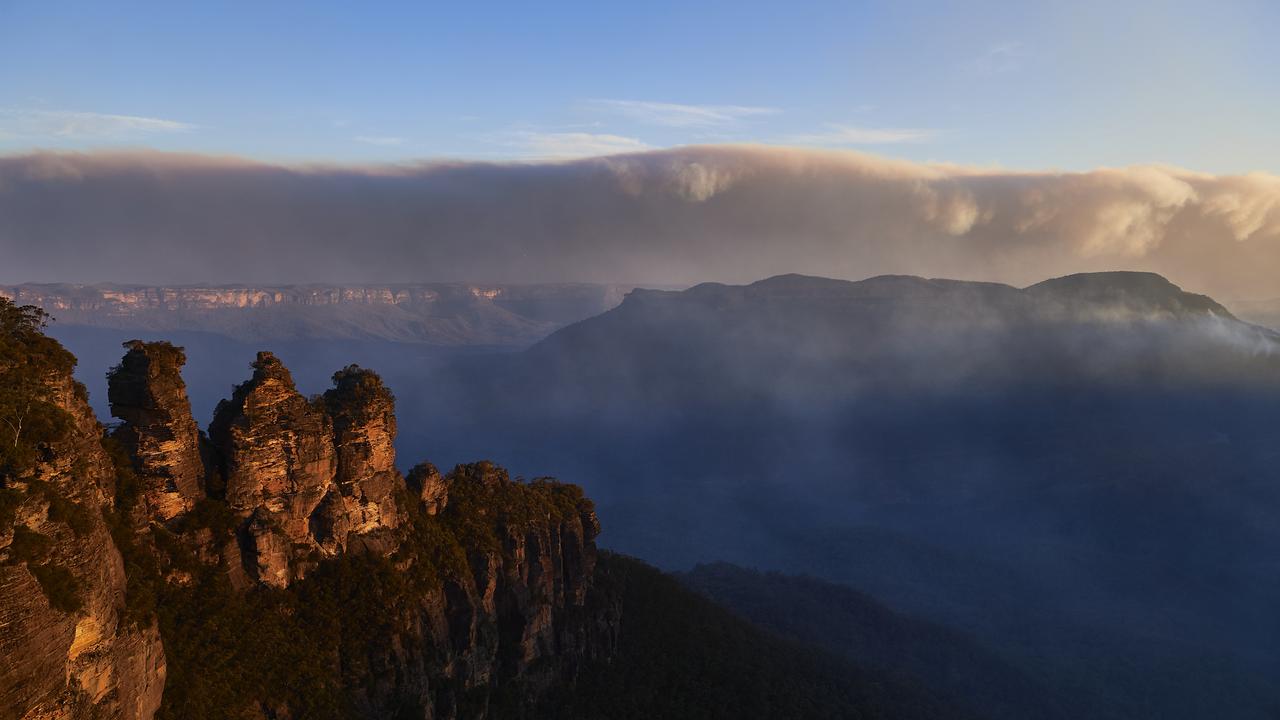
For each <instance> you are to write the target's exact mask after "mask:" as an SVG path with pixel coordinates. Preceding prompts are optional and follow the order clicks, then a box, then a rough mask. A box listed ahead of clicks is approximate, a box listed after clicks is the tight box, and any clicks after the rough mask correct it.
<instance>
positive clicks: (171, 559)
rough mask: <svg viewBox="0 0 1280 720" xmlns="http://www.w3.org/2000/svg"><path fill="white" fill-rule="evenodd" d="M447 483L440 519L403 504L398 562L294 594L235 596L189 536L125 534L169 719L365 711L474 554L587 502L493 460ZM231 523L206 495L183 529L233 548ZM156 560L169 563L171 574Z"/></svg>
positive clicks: (479, 692) (447, 691)
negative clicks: (134, 537) (187, 578)
mask: <svg viewBox="0 0 1280 720" xmlns="http://www.w3.org/2000/svg"><path fill="white" fill-rule="evenodd" d="M449 483H450V490H451V493H450V503H449V506H448V507H447V508H446V510H445V511H444V512H442V513H441V514H439V515H428V514H427V513H426V512H425V511H424V510H423V508H422V507H421V504H420V503H418V502H417V500H416V498H413V497H411V496H408V495H405V496H402V497H401V498H400V502H401V505H402V507H404V508H405V509H406V510H407V511H408V515H409V524H408V527H407V529H406V531H407V533H408V538H407V539H406V541H405V542H404V543H403V544H402V545H401V547H400V549H399V550H398V551H397V552H396V553H395V554H394V555H393V556H392V557H390V558H380V557H376V556H373V555H366V554H355V553H352V554H346V555H341V556H338V557H336V558H330V559H324V560H319V559H317V564H316V565H315V567H314V568H313V569H312V570H311V571H310V572H309V573H308V574H307V576H306V578H305V579H303V580H300V581H296V582H294V583H293V584H291V585H290V586H289V587H288V588H286V589H283V590H278V589H271V588H263V587H259V588H254V589H251V590H248V591H241V592H237V591H235V590H234V589H233V588H232V587H231V583H230V582H229V580H228V578H227V576H226V573H225V572H223V571H222V570H220V569H218V568H212V567H208V566H205V565H202V564H201V563H200V562H198V561H197V559H196V558H195V557H194V556H193V555H192V554H191V552H190V549H189V546H188V545H187V544H186V543H184V542H183V541H182V538H181V536H180V535H176V534H174V533H171V532H169V531H167V530H165V529H163V528H158V527H153V529H152V533H151V537H152V538H153V540H154V544H155V549H156V551H155V553H145V552H143V553H140V552H139V551H140V550H141V548H139V547H138V546H137V545H136V544H135V543H134V542H133V541H131V540H129V539H118V540H117V543H118V544H120V545H121V551H122V553H123V554H124V555H125V562H126V565H127V566H128V567H129V568H130V587H129V591H128V598H129V605H130V608H131V611H132V610H133V609H135V607H136V609H137V610H139V611H142V610H144V609H145V608H146V607H150V608H153V609H154V611H155V612H156V613H157V614H158V616H159V619H160V629H161V635H162V637H163V638H164V642H165V653H166V657H167V659H168V666H169V676H168V679H167V681H166V688H165V696H164V707H163V708H162V709H161V714H160V715H159V717H160V718H162V719H163V718H184V719H186V718H193V719H197V720H198V719H200V718H222V717H226V716H227V714H228V713H229V712H232V711H233V709H234V710H238V709H244V708H251V707H252V708H265V709H266V710H267V711H268V712H274V711H275V710H276V709H278V708H280V707H286V706H287V708H288V712H289V713H290V714H291V715H292V716H293V717H299V718H320V719H322V720H323V719H326V718H346V717H352V716H356V715H360V714H362V713H361V711H360V708H361V703H362V702H363V699H362V694H361V692H360V690H361V689H362V688H363V687H365V685H366V684H368V683H371V682H373V680H374V678H375V676H376V674H377V672H378V671H379V670H380V669H381V668H382V667H383V666H384V663H385V662H386V661H385V657H386V654H387V653H388V652H389V648H392V647H395V646H398V645H399V642H400V641H399V640H397V639H396V637H395V635H396V634H397V633H399V632H402V628H407V627H411V626H412V622H411V621H410V620H409V619H408V618H407V617H406V614H407V613H413V612H415V610H416V609H417V608H419V607H420V605H421V604H422V603H423V602H424V598H425V597H427V594H428V593H437V592H439V591H440V589H441V588H442V587H443V586H444V584H445V583H446V582H448V581H449V580H450V579H459V580H461V579H463V578H465V577H466V576H467V574H468V573H469V567H468V564H467V557H468V552H469V551H470V552H488V551H495V552H501V551H502V543H501V542H500V538H502V537H503V536H504V534H505V533H507V532H523V531H525V530H526V529H528V527H529V525H530V524H531V523H534V522H538V521H542V522H560V521H562V520H564V519H567V518H568V517H569V516H570V514H571V513H576V512H579V510H580V509H581V508H584V507H589V504H588V501H587V500H585V498H583V497H582V492H581V490H580V489H578V488H576V487H574V486H569V485H562V484H560V483H557V482H554V481H550V480H538V481H534V482H532V483H521V482H516V481H512V480H510V479H509V478H508V477H507V475H506V472H505V471H503V470H502V469H501V468H498V467H496V466H494V465H492V464H491V463H477V464H475V465H464V466H459V467H458V468H455V469H454V471H453V472H452V473H451V474H450V477H449ZM234 522H235V518H234V517H233V516H231V515H230V513H229V511H227V510H226V507H225V505H223V504H222V503H220V502H218V501H215V500H207V501H203V502H202V503H200V504H198V505H197V507H196V509H195V510H193V512H192V513H189V514H188V515H187V516H186V518H185V519H184V520H183V522H182V524H181V525H180V526H178V527H176V528H175V530H178V531H181V532H185V531H189V530H191V529H195V528H206V527H207V528H209V529H211V530H212V531H213V532H214V533H215V537H216V538H218V539H219V541H225V540H229V539H230V537H231V531H232V529H233V523H234ZM148 555H150V556H152V557H159V558H160V564H159V565H160V566H159V567H158V566H156V565H155V564H154V563H148V562H147V561H146V559H145V558H146V557H147V556H148ZM161 568H168V569H171V570H177V571H182V572H189V573H191V574H192V575H193V582H191V583H189V584H186V585H178V584H174V583H168V582H164V581H163V580H162V579H161V576H162V574H163V572H162V570H161ZM135 577H137V578H146V579H147V580H146V581H145V584H146V587H135V585H134V578H135ZM495 631H496V630H495ZM426 654H427V656H428V658H429V657H430V656H431V652H430V650H429V649H428V650H427V651H426ZM433 692H435V693H437V697H448V698H449V702H453V703H455V704H456V705H457V707H458V708H459V709H460V710H461V709H465V708H467V707H470V706H475V707H483V706H484V705H485V703H486V702H500V701H501V698H498V699H496V700H495V699H490V698H487V697H486V696H487V693H488V691H487V690H486V689H484V688H480V689H473V690H471V691H464V690H463V688H461V687H456V688H455V687H436V688H433ZM403 702H404V703H405V706H404V707H402V708H400V712H402V713H404V715H405V716H406V717H413V716H415V715H414V711H415V710H416V711H417V714H416V717H421V708H419V707H417V705H416V702H417V701H416V700H414V699H413V698H404V700H403ZM363 714H367V713H363Z"/></svg>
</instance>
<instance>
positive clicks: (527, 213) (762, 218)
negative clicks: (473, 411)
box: [0, 146, 1280, 299]
mask: <svg viewBox="0 0 1280 720" xmlns="http://www.w3.org/2000/svg"><path fill="white" fill-rule="evenodd" d="M0 257H2V258H3V262H2V263H0V282H5V283H19V282H74V283H92V282H121V283H140V284H189V283H307V282H328V283H373V282H377V283H384V282H426V281H471V282H559V281H581V282H602V283H655V284H669V285H680V284H695V283H699V282H704V281H720V282H729V283H740V282H750V281H753V280H757V279H760V278H763V277H767V276H771V275H777V274H782V273H791V272H796V273H804V274H811V275H822V276H826V277H838V278H846V279H859V278H864V277H869V276H872V275H880V274H910V275H922V276H926V277H948V278H957V279H968V280H988V281H996V282H1005V283H1009V284H1013V285H1018V286H1024V285H1028V284H1031V283H1034V282H1037V281H1039V280H1043V279H1045V278H1047V277H1053V276H1059V275H1065V274H1070V273H1075V272H1089V271H1100V270H1146V271H1152V272H1157V273H1160V274H1162V275H1165V276H1166V277H1168V278H1169V279H1170V280H1172V281H1173V282H1175V283H1177V284H1179V285H1181V286H1183V287H1184V288H1186V289H1188V290H1192V291H1195V292H1203V293H1207V294H1210V295H1214V296H1216V297H1220V298H1257V299H1261V298H1269V297H1275V296H1277V295H1280V283H1277V281H1276V280H1275V278H1276V277H1280V176H1276V175H1271V174H1265V173H1253V174H1248V175H1236V176H1215V175H1208V174H1203V173H1197V172H1193V171H1189V170H1184V169H1180V168H1174V167H1167V166H1136V167H1128V168H1120V169H1110V168H1106V169H1098V170H1094V171H1090V172H1083V173H1066V172H1019V171H1006V170H998V169H987V168H973V167H962V166H955V165H944V164H919V163H911V162H905V161H897V160H889V159H884V158H878V157H874V156H869V155H863V154H859V153H853V152H834V151H814V150H799V149H789V148H775V147H764V146H707V147H687V148H678V149H672V150H662V151H654V152H646V153H637V154H630V155H617V156H611V157H601V158H591V159H586V160H578V161H572V162H558V163H511V164H495V163H479V162H434V163H417V164H404V165H381V166H337V165H275V164H270V163H262V162H255V161H250V160H243V159H236V158H225V157H213V156H199V155H185V154H173V153H161V152H153V151H138V152H127V153H120V152H111V153H107V152H99V153H83V154H81V153H54V152H45V153H35V154H29V155H17V156H8V157H0Z"/></svg>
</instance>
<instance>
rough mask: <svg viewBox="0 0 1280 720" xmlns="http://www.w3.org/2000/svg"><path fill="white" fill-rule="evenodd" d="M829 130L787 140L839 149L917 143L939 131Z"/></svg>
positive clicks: (834, 126)
mask: <svg viewBox="0 0 1280 720" xmlns="http://www.w3.org/2000/svg"><path fill="white" fill-rule="evenodd" d="M826 127H827V129H826V131H824V132H820V133H811V134H807V135H793V136H791V137H789V138H787V142H788V144H791V145H817V146H819V147H837V146H841V145H892V144H894V143H917V142H926V141H929V140H932V139H934V138H935V137H937V135H938V131H937V130H925V129H920V128H861V127H853V126H850V125H837V124H835V123H827V126H826Z"/></svg>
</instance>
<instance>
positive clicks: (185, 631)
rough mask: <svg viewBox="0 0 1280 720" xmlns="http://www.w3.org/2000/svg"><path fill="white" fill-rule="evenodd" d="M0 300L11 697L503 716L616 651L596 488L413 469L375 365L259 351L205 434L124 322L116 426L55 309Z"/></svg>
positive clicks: (24, 711)
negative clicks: (600, 577)
mask: <svg viewBox="0 0 1280 720" xmlns="http://www.w3.org/2000/svg"><path fill="white" fill-rule="evenodd" d="M0 317H2V319H3V320H4V322H5V323H6V325H5V327H4V330H5V332H4V334H3V335H0V374H2V375H3V377H0V381H3V383H0V385H2V386H3V387H4V390H3V391H0V419H3V420H4V425H3V428H4V430H5V433H4V437H3V438H0V441H3V442H0V447H3V448H4V449H3V450H2V451H0V482H2V483H3V484H2V486H0V657H3V658H4V660H5V661H4V663H3V665H2V666H0V718H10V717H12V718H80V717H101V718H130V719H134V718H137V719H141V720H145V719H148V718H152V717H153V716H155V717H165V718H196V717H211V718H212V717H217V718H222V717H228V716H245V717H267V718H277V717H291V718H302V717H307V718H310V717H333V718H351V717H368V718H375V717H377V718H381V717H392V716H394V717H419V718H461V717H466V718H483V717H495V716H503V717H505V716H511V715H513V714H514V715H519V714H522V713H527V712H529V711H530V710H531V709H532V708H535V707H537V706H538V704H539V703H540V702H542V701H543V699H544V698H545V697H546V696H547V695H548V694H549V693H551V692H552V691H554V690H556V689H563V688H565V687H568V686H570V685H572V683H573V681H574V678H575V677H576V676H577V674H578V673H579V671H580V669H581V668H582V667H583V666H584V664H586V663H588V662H591V661H593V660H599V659H604V658H607V657H608V656H609V655H610V653H611V652H612V648H613V643H614V638H615V635H616V618H617V608H616V603H615V602H614V601H612V600H611V599H609V598H607V597H603V596H601V595H600V594H599V593H596V592H594V591H593V585H592V577H593V571H594V565H595V556H596V551H595V544H594V539H595V537H596V535H597V534H598V532H599V523H598V521H597V519H596V517H595V513H594V511H593V510H592V505H591V503H590V501H589V500H587V499H586V498H585V497H584V496H583V495H582V492H581V490H579V489H578V488H576V487H574V486H570V485H562V484H559V483H556V482H554V481H549V480H537V481H534V482H531V483H524V482H521V481H515V480H512V479H510V478H509V477H508V476H507V474H506V472H505V471H503V470H502V469H501V468H498V467H497V466H494V465H492V464H491V463H487V462H485V463H477V464H474V465H464V466H459V467H457V468H455V469H454V470H452V471H451V472H449V473H447V474H444V475H442V474H441V473H439V472H438V471H436V470H435V468H434V466H431V465H430V464H429V463H422V464H420V465H418V466H417V467H415V470H414V472H413V473H412V474H411V478H412V483H406V480H405V478H404V477H403V476H402V475H401V474H400V472H399V471H398V470H397V469H396V465H395V451H394V447H393V443H394V440H395V435H396V430H397V427H396V418H395V399H394V397H393V395H392V394H391V392H390V391H389V390H388V389H387V388H386V387H385V386H384V385H383V384H382V382H381V380H380V379H379V378H378V376H377V375H376V374H375V373H373V372H372V371H369V370H366V369H363V368H358V367H355V366H351V367H347V368H345V369H343V370H340V371H339V372H338V373H336V374H335V375H334V387H333V388H332V389H331V390H329V391H328V392H326V393H325V394H324V395H322V396H319V397H315V398H311V399H308V398H305V397H303V396H302V395H301V394H300V393H298V391H297V389H296V388H295V387H294V385H293V381H292V379H291V377H290V375H289V372H288V370H287V369H286V368H285V367H284V366H283V365H282V364H281V363H280V362H279V360H278V359H276V358H275V357H274V356H272V355H271V354H270V353H261V354H259V356H258V358H257V360H256V361H255V362H254V363H253V375H252V377H251V378H250V379H249V380H247V381H246V382H244V383H242V384H241V385H240V386H238V387H237V388H236V389H235V391H234V393H233V394H232V397H231V398H230V399H228V400H226V401H224V402H223V403H222V404H221V405H220V406H219V408H218V410H217V413H216V416H215V418H214V420H213V422H212V423H211V425H210V436H209V437H208V438H205V437H203V436H202V434H201V433H200V431H199V429H198V426H197V425H196V423H195V420H194V419H193V418H192V417H191V413H190V405H189V402H188V400H187V397H186V389H185V385H184V383H183V381H182V378H181V367H182V365H183V363H184V361H185V358H184V355H183V352H182V349H181V348H177V347H174V346H171V345H168V344H167V343H141V342H137V341H134V342H130V343H126V348H127V353H126V354H125V356H124V359H123V360H122V361H121V363H120V365H119V366H117V367H116V368H114V369H112V371H111V373H110V401H111V408H112V412H113V414H114V415H116V416H117V418H119V420H120V423H119V424H118V425H117V426H115V427H114V428H113V429H112V430H111V432H109V433H107V434H105V435H104V434H103V432H102V428H101V425H100V424H99V423H98V421H97V419H96V418H95V417H94V415H93V412H92V411H91V410H90V408H89V406H88V404H87V398H86V396H85V393H84V390H83V387H81V386H79V385H78V384H76V383H75V382H74V381H73V380H72V378H71V371H72V369H73V367H74V363H75V360H74V358H73V357H71V356H70V354H69V353H66V351H65V350H62V348H61V347H60V346H58V345H57V343H55V342H53V341H52V340H49V339H48V338H46V337H44V336H43V334H42V333H41V332H40V330H41V327H42V324H43V322H44V320H45V317H44V316H43V314H42V313H40V312H39V311H37V310H35V309H34V308H21V307H16V306H14V305H13V304H12V303H10V302H8V301H0ZM411 487H412V489H411Z"/></svg>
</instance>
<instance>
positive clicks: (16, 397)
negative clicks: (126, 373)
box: [0, 298, 76, 478]
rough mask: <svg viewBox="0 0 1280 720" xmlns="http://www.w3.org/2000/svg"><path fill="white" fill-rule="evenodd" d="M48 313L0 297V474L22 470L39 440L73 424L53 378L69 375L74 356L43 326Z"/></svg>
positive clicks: (50, 438)
mask: <svg viewBox="0 0 1280 720" xmlns="http://www.w3.org/2000/svg"><path fill="white" fill-rule="evenodd" d="M48 322H49V315H48V314H47V313H46V312H45V311H43V310H41V309H40V308H37V307H35V306H32V305H21V306H19V305H14V303H13V301H12V300H9V299H8V298H0V478H4V477H12V476H16V475H21V474H22V473H23V472H25V471H26V470H28V469H29V468H30V467H31V465H32V464H33V463H34V462H35V459H36V457H37V449H38V448H39V446H40V445H41V444H45V443H49V442H52V441H53V440H55V439H56V438H57V437H58V436H59V435H60V434H61V433H62V432H63V431H64V430H65V429H66V428H67V426H68V425H69V424H70V418H69V417H68V415H67V413H66V412H65V411H63V410H62V409H61V408H59V407H58V406H57V405H56V404H55V403H54V402H53V398H52V381H53V380H54V379H55V378H57V377H59V376H62V377H68V376H70V374H71V370H72V369H73V368H74V367H75V362H76V360H75V356H73V355H72V354H71V353H70V352H68V351H67V350H66V349H65V348H63V347H62V345H60V344H58V342H57V341H56V340H54V339H52V338H49V337H46V336H45V335H44V333H43V332H42V330H43V329H44V327H45V326H46V325H47V324H48Z"/></svg>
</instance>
